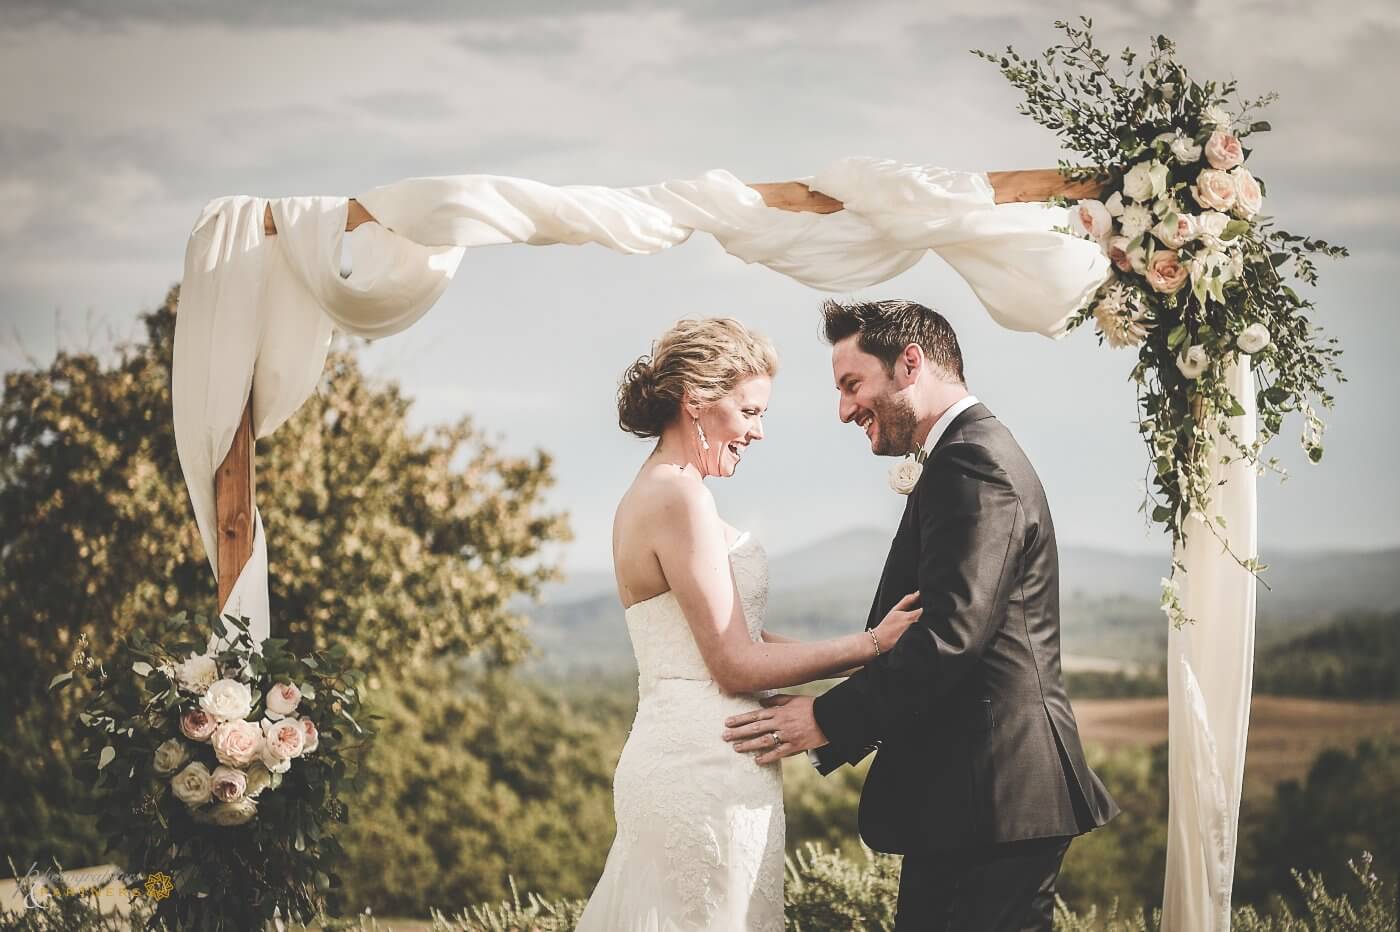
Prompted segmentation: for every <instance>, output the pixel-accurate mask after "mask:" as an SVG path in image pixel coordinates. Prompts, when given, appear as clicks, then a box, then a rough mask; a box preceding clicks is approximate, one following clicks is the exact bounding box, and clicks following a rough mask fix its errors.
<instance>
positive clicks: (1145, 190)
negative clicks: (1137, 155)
mask: <svg viewBox="0 0 1400 932" xmlns="http://www.w3.org/2000/svg"><path fill="white" fill-rule="evenodd" d="M1150 170H1151V168H1150V166H1149V165H1148V164H1147V163H1146V162H1138V163H1137V164H1136V165H1134V166H1133V167H1132V168H1130V169H1128V173H1127V174H1126V175H1124V176H1123V196H1124V197H1130V198H1132V199H1133V200H1135V201H1145V200H1148V199H1149V198H1151V197H1152V176H1151V175H1150V174H1148V172H1149V171H1150Z"/></svg>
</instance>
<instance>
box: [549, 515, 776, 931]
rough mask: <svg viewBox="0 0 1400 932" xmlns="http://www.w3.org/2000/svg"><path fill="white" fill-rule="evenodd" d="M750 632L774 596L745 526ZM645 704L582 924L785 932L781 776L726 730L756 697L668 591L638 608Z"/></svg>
mask: <svg viewBox="0 0 1400 932" xmlns="http://www.w3.org/2000/svg"><path fill="white" fill-rule="evenodd" d="M729 559H730V563H731V565H732V566H733V568H734V578H735V580H736V582H737V584H738V589H739V596H740V599H741V601H742V602H743V606H744V618H745V621H747V623H748V629H749V637H750V638H752V639H753V640H755V641H757V640H758V639H759V636H760V633H761V632H762V630H763V613H764V611H765V609H766V608H767V605H768V558H767V555H766V554H765V553H764V551H763V548H762V546H760V545H759V544H758V542H757V541H756V540H754V538H753V537H752V536H750V535H749V534H743V535H741V536H740V538H739V539H738V540H737V541H735V543H734V545H733V546H732V547H731V548H730V550H729ZM626 619H627V632H628V634H629V635H630V637H631V639H632V649H633V651H634V652H635V653H636V655H637V669H638V671H639V672H640V676H639V678H638V692H639V702H638V705H637V717H636V719H635V721H633V723H632V733H631V734H630V735H629V736H628V738H627V744H626V745H625V746H624V747H623V749H622V758H621V759H620V760H619V761H618V764H617V772H616V774H615V775H614V777H613V804H614V810H615V814H616V817H617V836H616V837H615V838H614V840H613V845H612V849H611V850H610V851H609V852H608V860H607V864H606V866H605V867H604V868H603V876H602V877H601V878H600V879H599V881H598V885H597V886H596V887H595V888H594V890H593V895H592V896H591V897H590V898H589V901H588V905H587V907H586V908H585V909H584V912H583V917H582V918H581V919H580V921H579V923H578V925H577V927H576V932H667V930H677V932H679V930H701V929H705V930H717V932H741V930H750V932H781V930H782V928H783V850H784V849H783V829H784V822H783V776H782V769H781V766H780V765H778V764H769V765H766V766H760V765H758V764H757V763H755V762H754V755H753V754H737V753H735V752H734V750H733V748H732V747H731V746H730V745H729V744H728V743H726V742H725V741H724V739H723V738H721V737H720V734H721V732H722V731H723V730H724V720H725V719H726V718H728V717H729V716H731V715H735V714H737V713H739V712H746V711H749V710H751V709H754V708H757V707H758V701H757V700H758V695H767V693H762V694H758V695H752V696H731V695H727V694H725V693H724V692H722V691H721V690H720V688H719V687H718V686H717V685H716V684H715V682H714V680H713V679H712V678H711V676H710V673H709V671H708V670H707V669H706V667H705V661H704V659H703V658H702V657H701V656H700V649H699V648H698V647H697V646H696V644H695V640H694V638H692V637H691V634H690V626H689V625H688V624H687V623H686V620H685V616H684V615H683V614H682V613H681V609H680V603H679V602H677V601H676V598H675V596H674V595H673V594H672V593H670V592H663V593H661V594H660V595H657V596H654V597H653V598H650V599H645V600H643V601H641V602H638V603H636V604H635V605H632V606H630V607H629V608H628V609H627V611H626Z"/></svg>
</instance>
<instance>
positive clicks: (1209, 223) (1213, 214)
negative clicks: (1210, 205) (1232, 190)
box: [1193, 210, 1230, 240]
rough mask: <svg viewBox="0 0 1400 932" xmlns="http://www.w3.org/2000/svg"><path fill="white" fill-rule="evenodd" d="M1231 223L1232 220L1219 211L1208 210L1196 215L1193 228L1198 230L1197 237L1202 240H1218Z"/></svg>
mask: <svg viewBox="0 0 1400 932" xmlns="http://www.w3.org/2000/svg"><path fill="white" fill-rule="evenodd" d="M1229 222H1230V218H1229V217H1227V216H1226V215H1225V214H1222V213H1221V212H1220V211H1218V210H1206V211H1202V212H1201V213H1199V214H1197V215H1196V220H1195V223H1194V224H1193V226H1195V228H1196V236H1197V237H1198V238H1200V239H1206V240H1218V239H1220V236H1221V234H1223V233H1224V232H1225V227H1226V225H1228V224H1229Z"/></svg>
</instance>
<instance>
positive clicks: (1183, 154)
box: [1171, 133, 1201, 165]
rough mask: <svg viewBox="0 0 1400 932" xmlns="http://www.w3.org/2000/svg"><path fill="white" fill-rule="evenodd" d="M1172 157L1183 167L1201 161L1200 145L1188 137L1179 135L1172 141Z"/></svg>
mask: <svg viewBox="0 0 1400 932" xmlns="http://www.w3.org/2000/svg"><path fill="white" fill-rule="evenodd" d="M1171 149H1172V157H1173V158H1175V159H1176V160H1177V161H1178V162H1180V163H1181V164H1183V165H1193V164H1195V163H1196V162H1199V161H1200V160H1201V146H1200V143H1198V142H1196V140H1194V139H1192V138H1191V137H1190V136H1183V135H1181V134H1180V133H1178V134H1177V136H1176V138H1175V139H1173V140H1172V146H1171Z"/></svg>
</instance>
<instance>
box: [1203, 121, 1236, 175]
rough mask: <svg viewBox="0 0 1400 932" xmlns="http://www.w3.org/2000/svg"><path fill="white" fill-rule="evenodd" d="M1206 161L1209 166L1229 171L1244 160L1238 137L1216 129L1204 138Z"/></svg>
mask: <svg viewBox="0 0 1400 932" xmlns="http://www.w3.org/2000/svg"><path fill="white" fill-rule="evenodd" d="M1206 161H1207V162H1209V163H1210V167H1211V168H1218V169H1220V170H1221V171H1229V170H1230V169H1232V168H1234V167H1235V166H1236V165H1239V164H1240V163H1241V162H1243V161H1244V147H1243V146H1241V145H1240V141H1239V139H1237V138H1235V137H1234V136H1232V135H1231V134H1230V133H1227V132H1225V131H1224V130H1223V129H1218V130H1216V131H1215V132H1213V133H1211V134H1210V138H1209V139H1207V140H1206Z"/></svg>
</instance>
